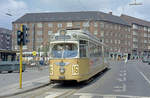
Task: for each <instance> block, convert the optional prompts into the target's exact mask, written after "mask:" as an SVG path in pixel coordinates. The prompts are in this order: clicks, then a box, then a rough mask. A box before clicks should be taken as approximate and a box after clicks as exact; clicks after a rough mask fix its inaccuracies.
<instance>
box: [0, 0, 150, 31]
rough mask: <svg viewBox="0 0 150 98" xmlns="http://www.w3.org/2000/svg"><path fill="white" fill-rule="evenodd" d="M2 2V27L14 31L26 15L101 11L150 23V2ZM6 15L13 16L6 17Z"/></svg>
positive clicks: (127, 0) (113, 0)
mask: <svg viewBox="0 0 150 98" xmlns="http://www.w3.org/2000/svg"><path fill="white" fill-rule="evenodd" d="M136 1H137V3H142V5H133V6H131V5H129V4H130V3H134V0H0V27H4V28H8V29H12V22H13V21H15V20H16V19H18V18H20V17H21V16H23V15H24V14H26V13H37V12H38V13H39V12H68V11H69V12H70V11H73V12H75V11H101V12H105V13H108V12H112V13H113V15H117V16H120V15H121V14H126V15H129V16H133V17H137V18H141V19H144V20H147V21H150V13H149V9H150V0H136ZM6 13H9V14H11V15H12V16H8V15H6Z"/></svg>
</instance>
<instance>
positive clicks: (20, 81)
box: [19, 25, 23, 89]
mask: <svg viewBox="0 0 150 98" xmlns="http://www.w3.org/2000/svg"><path fill="white" fill-rule="evenodd" d="M21 32H23V26H22V25H21ZM22 46H23V44H22V43H21V44H20V79H19V83H20V89H21V88H22Z"/></svg>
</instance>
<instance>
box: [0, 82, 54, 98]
mask: <svg viewBox="0 0 150 98" xmlns="http://www.w3.org/2000/svg"><path fill="white" fill-rule="evenodd" d="M50 84H51V83H46V84H43V85H40V86H37V87H33V88H30V89H26V90H23V91H20V92H15V93H12V94H6V95H2V96H1V95H0V98H6V97H11V96H15V95H19V94H23V93H27V92H30V91H33V90H36V89H39V88H42V87H46V86H48V85H50Z"/></svg>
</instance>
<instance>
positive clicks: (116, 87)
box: [114, 86, 122, 89]
mask: <svg viewBox="0 0 150 98" xmlns="http://www.w3.org/2000/svg"><path fill="white" fill-rule="evenodd" d="M114 89H122V86H114Z"/></svg>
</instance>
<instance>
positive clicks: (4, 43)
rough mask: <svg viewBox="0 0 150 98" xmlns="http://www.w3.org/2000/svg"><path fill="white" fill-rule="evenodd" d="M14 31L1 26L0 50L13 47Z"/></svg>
mask: <svg viewBox="0 0 150 98" xmlns="http://www.w3.org/2000/svg"><path fill="white" fill-rule="evenodd" d="M11 34H12V31H11V30H8V29H5V28H0V50H11V49H12V35H11Z"/></svg>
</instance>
